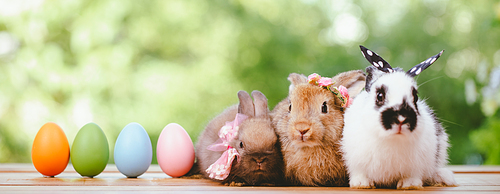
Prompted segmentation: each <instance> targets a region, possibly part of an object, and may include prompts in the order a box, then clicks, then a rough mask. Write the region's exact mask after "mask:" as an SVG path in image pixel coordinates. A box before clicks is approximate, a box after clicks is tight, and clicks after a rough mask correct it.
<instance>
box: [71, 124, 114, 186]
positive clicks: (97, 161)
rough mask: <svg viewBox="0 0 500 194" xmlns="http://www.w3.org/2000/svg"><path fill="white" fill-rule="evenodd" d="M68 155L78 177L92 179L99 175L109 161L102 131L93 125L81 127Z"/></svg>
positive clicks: (106, 144) (107, 148)
mask: <svg viewBox="0 0 500 194" xmlns="http://www.w3.org/2000/svg"><path fill="white" fill-rule="evenodd" d="M70 155H71V163H72V164H73V167H74V168H75V170H76V172H78V173H79V174H80V175H82V176H87V177H94V176H97V175H98V174H100V173H101V172H102V171H103V170H104V168H105V167H106V164H107V163H108V159H109V145H108V140H107V139H106V135H105V134H104V132H103V131H102V129H101V128H100V127H99V126H98V125H97V124H95V123H88V124H86V125H85V126H83V127H82V128H81V129H80V131H78V133H77V134H76V137H75V140H74V141H73V145H72V146H71V151H70Z"/></svg>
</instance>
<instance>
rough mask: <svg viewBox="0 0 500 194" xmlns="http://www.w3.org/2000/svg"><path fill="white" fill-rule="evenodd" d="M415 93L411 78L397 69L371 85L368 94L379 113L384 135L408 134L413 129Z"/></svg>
mask: <svg viewBox="0 0 500 194" xmlns="http://www.w3.org/2000/svg"><path fill="white" fill-rule="evenodd" d="M391 80H398V81H397V82H394V81H391ZM409 86H410V87H409ZM417 93H418V92H417V86H416V83H415V81H414V80H413V78H411V77H409V76H407V75H406V74H405V73H404V72H399V71H397V72H394V73H387V74H385V75H384V76H381V77H380V78H379V79H377V80H376V81H375V83H373V84H372V85H371V89H370V93H369V96H370V98H371V102H372V103H373V104H372V105H373V107H374V109H375V111H377V112H378V113H379V115H380V125H381V126H382V127H381V129H382V130H383V131H384V132H383V134H384V135H409V134H411V133H412V132H413V131H414V130H415V128H416V125H417V116H418V114H419V113H418V108H417V101H418V96H417Z"/></svg>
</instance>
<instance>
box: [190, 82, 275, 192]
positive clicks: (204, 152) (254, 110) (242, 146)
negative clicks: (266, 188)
mask: <svg viewBox="0 0 500 194" xmlns="http://www.w3.org/2000/svg"><path fill="white" fill-rule="evenodd" d="M252 96H253V98H254V100H255V101H254V102H252V98H251V97H250V95H249V94H248V93H247V92H245V91H239V92H238V98H239V100H240V103H239V105H233V106H231V107H229V108H227V109H226V110H225V111H224V112H222V113H221V114H220V115H218V116H217V117H215V118H214V119H213V120H212V121H210V122H209V123H208V125H207V127H206V128H205V130H204V131H203V132H202V133H201V134H200V136H199V137H198V143H197V144H196V154H197V163H198V166H199V168H200V169H199V170H200V172H201V173H202V174H203V176H204V177H206V178H211V179H213V180H216V181H222V183H228V184H231V185H233V184H236V185H243V184H247V185H261V184H279V183H280V180H282V179H283V178H282V177H283V168H284V165H283V158H282V155H281V150H280V144H279V141H278V137H277V135H276V133H275V132H274V129H273V128H272V124H271V118H270V117H269V109H268V106H267V98H266V96H264V94H262V93H261V92H259V91H253V92H252ZM237 113H240V114H244V115H246V116H245V117H248V118H247V119H245V120H243V121H241V123H240V124H239V125H238V127H239V130H238V131H237V135H236V136H235V137H234V139H231V140H229V142H228V143H229V147H228V148H235V149H236V150H237V153H238V154H239V158H235V159H234V160H233V162H232V165H231V168H230V173H229V175H227V177H225V178H224V177H218V178H217V177H214V176H212V177H211V176H210V173H208V172H207V169H209V168H210V166H211V165H212V164H214V162H216V161H217V160H218V159H219V158H221V156H222V155H223V153H224V151H212V150H209V149H207V148H208V147H209V146H211V145H213V144H214V143H216V142H218V141H220V140H219V138H220V137H219V131H220V130H221V128H222V127H223V126H225V124H227V123H228V122H231V121H233V120H235V117H237V116H236V115H237ZM240 114H238V115H240ZM224 150H225V149H224Z"/></svg>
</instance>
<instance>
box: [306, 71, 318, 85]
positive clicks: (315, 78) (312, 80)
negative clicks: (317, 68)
mask: <svg viewBox="0 0 500 194" xmlns="http://www.w3.org/2000/svg"><path fill="white" fill-rule="evenodd" d="M319 79H321V76H319V75H318V74H317V73H313V74H311V75H309V76H308V77H307V82H309V83H310V84H315V85H316V81H318V80H319Z"/></svg>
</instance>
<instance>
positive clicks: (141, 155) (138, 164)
mask: <svg viewBox="0 0 500 194" xmlns="http://www.w3.org/2000/svg"><path fill="white" fill-rule="evenodd" d="M114 159H115V164H116V167H117V168H118V170H119V171H120V172H121V173H122V174H123V175H125V176H127V177H129V178H135V177H138V176H140V175H142V174H144V172H146V171H147V170H148V168H149V165H150V164H151V160H152V159H153V147H152V146H151V139H150V138H149V136H148V133H147V132H146V130H144V128H143V127H142V126H141V125H140V124H139V123H130V124H128V125H127V126H125V127H124V128H123V129H122V131H121V132H120V134H119V135H118V138H117V139H116V144H115V151H114Z"/></svg>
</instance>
